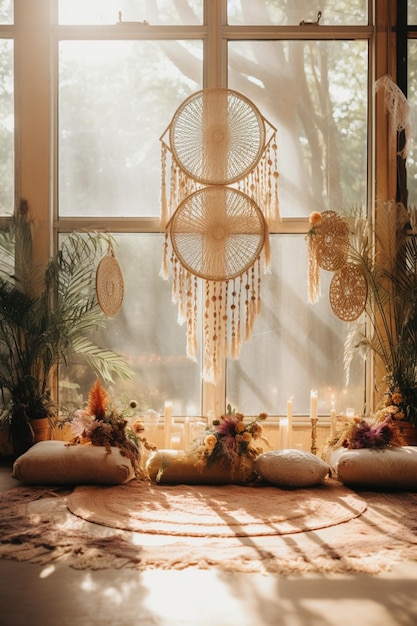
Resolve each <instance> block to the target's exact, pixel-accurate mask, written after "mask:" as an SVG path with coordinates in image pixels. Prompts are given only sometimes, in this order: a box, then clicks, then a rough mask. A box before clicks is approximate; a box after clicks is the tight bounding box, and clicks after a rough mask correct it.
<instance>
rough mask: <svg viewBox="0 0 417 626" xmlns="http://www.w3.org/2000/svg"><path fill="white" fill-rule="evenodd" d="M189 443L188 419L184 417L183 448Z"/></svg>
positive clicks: (187, 446)
mask: <svg viewBox="0 0 417 626" xmlns="http://www.w3.org/2000/svg"><path fill="white" fill-rule="evenodd" d="M190 443H191V441H190V420H189V419H188V417H186V418H185V420H184V450H188V448H189V447H190Z"/></svg>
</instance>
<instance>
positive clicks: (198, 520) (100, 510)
mask: <svg viewBox="0 0 417 626" xmlns="http://www.w3.org/2000/svg"><path fill="white" fill-rule="evenodd" d="M67 506H68V508H69V510H70V511H71V513H74V514H75V515H78V516H79V517H82V518H83V519H85V520H87V521H89V522H95V523H97V524H103V525H104V526H110V527H112V528H120V529H123V530H131V531H136V532H145V533H152V534H154V533H158V534H165V535H181V536H187V537H208V536H209V537H245V536H251V537H254V536H259V535H286V534H291V533H299V532H305V531H307V530H317V529H318V528H325V527H327V526H334V525H335V524H340V523H342V522H346V521H348V520H350V519H352V518H353V517H357V516H358V515H361V513H363V512H364V511H365V509H366V502H365V501H364V500H362V498H360V497H359V496H358V495H357V494H355V493H354V492H353V491H350V490H349V489H345V488H343V487H342V486H341V485H339V484H337V483H330V482H327V483H325V484H323V485H319V486H317V487H315V488H314V489H297V490H295V491H289V490H283V489H278V488H276V487H272V486H251V487H242V486H238V485H228V486H227V487H225V486H224V485H223V486H214V485H213V486H199V485H191V486H189V485H171V486H170V485H161V486H158V485H155V484H152V483H148V482H144V481H138V480H134V481H130V482H129V483H127V484H126V485H122V486H117V487H108V488H103V487H77V488H76V489H75V491H74V493H72V494H71V495H70V496H69V498H68V503H67Z"/></svg>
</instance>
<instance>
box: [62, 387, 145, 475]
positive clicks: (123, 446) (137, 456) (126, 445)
mask: <svg viewBox="0 0 417 626" xmlns="http://www.w3.org/2000/svg"><path fill="white" fill-rule="evenodd" d="M130 407H131V408H135V407H136V403H135V402H134V401H132V402H131V403H130ZM71 430H72V434H73V439H72V440H71V441H70V442H69V444H68V445H93V446H104V447H105V448H106V450H107V452H108V453H109V454H110V453H111V449H112V447H116V448H119V449H120V452H121V454H122V455H123V456H126V457H127V458H129V459H130V461H131V463H132V465H133V468H134V469H135V473H136V475H137V476H138V475H139V474H140V473H141V472H142V468H141V447H142V445H143V446H144V447H145V448H147V449H156V448H155V446H153V445H152V444H149V442H148V441H147V440H146V438H145V437H143V431H144V424H143V421H142V420H141V419H137V420H136V421H135V422H134V423H133V425H132V426H129V425H128V420H127V419H126V416H125V414H124V413H123V412H122V413H121V412H119V411H117V410H116V409H115V408H114V407H113V405H112V404H111V401H110V398H109V395H108V393H107V391H106V390H105V389H104V388H103V387H102V385H101V383H100V381H99V380H96V382H95V383H94V385H93V387H92V388H91V390H90V392H89V394H88V401H87V406H86V408H85V409H79V410H77V411H75V412H74V414H73V415H72V416H71Z"/></svg>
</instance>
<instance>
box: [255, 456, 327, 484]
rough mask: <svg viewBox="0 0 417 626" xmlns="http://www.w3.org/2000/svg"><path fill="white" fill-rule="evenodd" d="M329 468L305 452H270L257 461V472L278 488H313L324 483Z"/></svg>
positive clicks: (320, 460) (259, 457)
mask: <svg viewBox="0 0 417 626" xmlns="http://www.w3.org/2000/svg"><path fill="white" fill-rule="evenodd" d="M329 470H330V468H329V466H328V464H327V463H325V462H324V461H323V460H322V459H320V458H318V457H317V456H315V455H314V454H312V453H311V452H307V451H305V450H292V449H289V450H270V451H268V452H264V453H263V454H261V455H259V456H258V457H257V458H256V459H255V471H256V472H257V473H258V474H259V476H260V477H261V478H263V479H264V480H266V481H267V482H269V483H272V484H273V485H276V486H278V487H311V486H313V485H318V484H319V483H321V482H323V480H324V479H325V477H326V476H327V474H328V473H329Z"/></svg>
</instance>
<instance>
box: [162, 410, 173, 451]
mask: <svg viewBox="0 0 417 626" xmlns="http://www.w3.org/2000/svg"><path fill="white" fill-rule="evenodd" d="M164 417H165V422H164V438H165V449H166V450H169V449H170V448H171V427H172V402H171V401H169V400H167V401H166V402H165V416H164Z"/></svg>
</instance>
